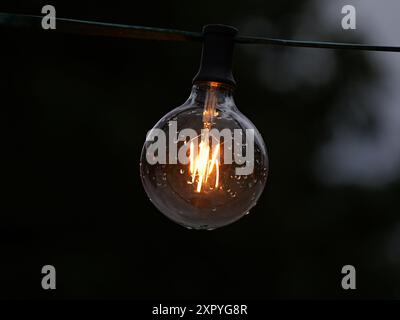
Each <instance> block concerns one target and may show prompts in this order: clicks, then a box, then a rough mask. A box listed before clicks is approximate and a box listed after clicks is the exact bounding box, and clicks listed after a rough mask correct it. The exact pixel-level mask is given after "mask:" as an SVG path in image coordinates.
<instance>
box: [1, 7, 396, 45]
mask: <svg viewBox="0 0 400 320" xmlns="http://www.w3.org/2000/svg"><path fill="white" fill-rule="evenodd" d="M42 19H43V16H35V15H22V14H11V13H1V12H0V26H7V27H16V28H25V29H36V30H38V29H39V30H43V29H42V25H41V23H42ZM56 26H57V28H56V29H55V30H52V32H54V31H56V32H62V33H69V34H78V35H84V36H87V35H90V36H106V37H114V38H132V39H147V40H161V41H202V40H203V35H202V33H199V32H191V31H183V30H175V29H163V28H153V27H143V26H134V25H126V24H115V23H105V22H96V21H85V20H76V19H64V18H56ZM44 31H47V30H44ZM47 32H48V31H47ZM235 42H236V43H239V44H259V45H275V46H286V47H302V48H319V49H347V50H365V51H386V52H400V46H378V45H368V44H357V43H340V42H324V41H300V40H285V39H274V38H266V37H252V36H237V37H236V39H235Z"/></svg>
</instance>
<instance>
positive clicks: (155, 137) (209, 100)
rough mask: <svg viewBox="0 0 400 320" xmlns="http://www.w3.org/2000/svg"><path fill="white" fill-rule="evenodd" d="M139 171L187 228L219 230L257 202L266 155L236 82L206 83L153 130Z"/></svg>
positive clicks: (153, 196)
mask: <svg viewBox="0 0 400 320" xmlns="http://www.w3.org/2000/svg"><path fill="white" fill-rule="evenodd" d="M140 170H141V179H142V183H143V186H144V189H145V191H146V193H147V195H148V196H149V198H150V200H151V201H152V202H153V204H154V205H155V206H156V207H157V208H158V210H159V211H161V212H162V213H163V214H164V215H166V216H167V217H168V218H170V219H171V220H173V221H175V222H176V223H178V224H180V225H182V226H185V227H187V228H193V229H206V230H213V229H216V228H219V227H222V226H225V225H228V224H230V223H232V222H234V221H236V220H238V219H240V218H241V217H243V216H244V215H246V214H248V213H249V211H250V209H251V208H252V207H254V206H255V205H256V203H257V200H258V199H259V197H260V195H261V193H262V191H263V189H264V187H265V183H266V180H267V174H268V156H267V151H266V147H265V144H264V141H263V139H262V137H261V135H260V133H259V132H258V130H257V129H256V128H255V126H254V125H253V124H252V123H251V121H250V120H248V119H247V118H246V117H245V116H244V115H243V114H242V113H241V112H240V111H239V110H238V109H237V107H236V106H235V102H234V99H233V86H230V85H227V84H223V83H218V82H210V81H200V82H196V83H195V84H194V85H193V88H192V92H191V95H190V97H189V99H188V100H187V101H186V102H185V103H184V104H183V105H182V106H180V107H178V108H176V109H174V110H172V111H171V112H169V113H168V114H167V115H165V116H164V117H163V118H162V119H161V120H160V121H159V122H158V123H157V124H156V125H155V127H154V128H153V129H152V130H151V131H150V132H149V134H148V135H147V139H146V142H145V144H144V147H143V151H142V155H141V163H140Z"/></svg>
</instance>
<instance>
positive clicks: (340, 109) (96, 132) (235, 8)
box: [0, 0, 400, 299]
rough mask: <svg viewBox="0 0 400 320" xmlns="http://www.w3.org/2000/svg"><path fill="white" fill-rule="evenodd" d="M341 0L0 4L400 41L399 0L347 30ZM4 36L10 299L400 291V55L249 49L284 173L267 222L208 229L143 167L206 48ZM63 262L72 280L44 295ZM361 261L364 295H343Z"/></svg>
mask: <svg viewBox="0 0 400 320" xmlns="http://www.w3.org/2000/svg"><path fill="white" fill-rule="evenodd" d="M375 2H376V3H377V2H378V1H377V0H376V1H375ZM327 3H328V1H326V0H324V1H288V0H281V1H261V0H259V1H245V2H241V3H240V4H234V3H233V2H232V1H225V0H223V1H210V0H204V1H201V2H198V1H197V2H194V1H179V2H169V1H163V2H159V3H156V2H153V1H140V2H139V1H116V0H115V1H112V2H108V4H102V3H101V2H98V1H94V0H93V1H79V2H78V1H77V2H76V3H75V2H73V1H51V2H49V1H33V0H32V1H15V0H2V1H1V3H0V12H13V13H24V14H37V15H40V14H41V8H42V6H43V5H45V4H52V5H54V6H55V7H56V9H57V17H63V18H75V19H86V20H96V21H105V22H116V23H125V24H134V25H145V26H155V27H166V28H175V29H184V30H191V31H200V30H201V28H202V26H203V25H205V24H209V23H224V24H230V25H234V26H236V27H238V28H239V30H240V34H249V35H260V36H262V35H263V36H271V37H281V38H291V39H305V40H306V39H309V40H330V41H343V42H344V41H354V42H365V43H377V44H392V45H396V44H400V43H399V40H398V32H397V30H398V28H399V27H400V22H398V19H397V22H394V21H395V19H391V17H392V16H391V15H390V14H391V12H398V10H397V8H398V6H399V4H397V3H396V2H395V1H388V6H387V7H386V9H385V10H386V11H385V10H383V11H380V12H378V11H376V10H373V5H374V4H373V1H371V0H368V1H353V4H354V5H355V6H357V5H358V7H357V9H358V10H359V16H357V19H358V20H357V30H355V31H344V30H342V28H341V18H342V14H341V13H340V11H341V8H342V6H343V5H344V4H347V3H344V2H343V1H335V4H332V1H330V5H329V6H328V5H327ZM363 3H364V4H363ZM391 5H393V6H395V7H396V8H391V7H390V6H391ZM395 9H396V10H395ZM374 12H375V13H374ZM373 14H375V15H380V16H379V17H375V18H374V17H371V15H372V16H373ZM390 23H393V24H392V25H390V28H389V24H390ZM385 26H386V27H387V28H388V29H387V30H389V29H390V30H392V36H390V34H388V32H384V34H385V35H387V36H389V38H388V39H385V38H383V37H381V36H380V35H379V32H380V31H379V30H383V31H384V30H385V29H384V28H385ZM383 31H382V33H383ZM395 35H397V37H396V36H395ZM0 39H1V45H0V72H1V77H0V99H1V100H0V146H1V153H0V159H1V160H0V165H1V166H0V186H1V193H0V217H1V219H0V297H1V298H50V299H51V298H73V299H81V298H106V299H108V298H112V299H174V298H178V299H270V298H273V299H276V298H278V299H298V298H318V299H325V298H328V299H330V298H340V299H354V298H400V217H399V212H400V210H399V208H400V201H399V196H400V141H399V140H400V130H399V128H400V111H399V109H400V105H399V101H400V96H399V94H398V91H399V90H398V89H397V88H398V86H399V85H400V82H399V81H400V70H399V68H398V67H397V69H396V67H395V66H397V65H400V61H399V60H400V56H398V54H393V53H365V52H349V51H330V50H319V49H301V48H278V47H269V46H263V47H261V46H255V45H253V46H244V45H238V46H237V48H236V50H235V59H234V74H235V78H236V80H237V82H238V88H237V91H236V95H235V97H236V104H237V105H238V108H239V109H240V110H241V111H242V112H243V113H244V114H245V115H246V116H247V117H248V118H249V119H251V120H252V121H253V123H254V124H255V125H256V126H257V128H258V129H259V131H260V132H261V134H262V135H263V137H264V140H265V142H266V145H267V148H268V153H269V157H270V176H269V180H268V182H267V186H266V189H265V191H264V194H263V195H262V197H261V199H260V201H259V203H258V205H257V207H256V208H254V209H253V210H252V212H251V214H250V215H248V216H246V217H245V218H243V219H242V220H240V221H239V222H237V223H235V224H233V225H230V226H228V227H225V228H222V229H219V230H216V231H213V232H196V231H190V230H186V229H184V228H183V227H181V226H179V225H177V224H174V223H173V222H171V221H169V220H168V219H167V218H166V217H164V216H163V215H162V214H161V213H159V212H158V211H157V210H156V209H155V208H154V207H153V205H152V204H151V202H150V201H149V200H148V198H147V196H146V194H145V192H144V190H143V188H142V185H141V181H140V176H139V160H140V153H141V149H142V145H143V142H144V140H145V136H146V133H147V131H148V130H149V129H151V128H152V127H153V125H154V124H155V123H156V122H157V121H158V120H159V119H160V118H161V117H162V116H163V115H164V114H166V113H167V112H168V111H170V110H171V109H173V108H175V107H177V106H179V105H180V104H182V103H183V102H184V101H185V100H186V99H187V97H188V95H189V93H190V89H191V81H192V78H193V76H194V75H195V74H196V71H197V69H198V66H199V59H200V53H201V44H200V43H192V42H182V43H179V42H177V43H175V42H157V41H142V40H132V39H111V38H102V37H83V36H77V35H64V34H59V33H55V32H53V33H52V32H29V31H27V30H16V29H8V28H5V27H0ZM390 41H391V43H388V42H390ZM379 42H380V43H379ZM396 70H397V71H398V72H396ZM46 264H52V265H54V266H55V267H56V270H57V290H55V291H49V292H46V291H44V290H43V289H42V288H41V279H42V275H41V268H42V266H44V265H46ZM348 264H350V265H354V266H355V267H356V270H357V290H356V291H344V290H343V289H342V288H341V279H342V276H343V275H342V274H341V269H342V267H343V266H344V265H348Z"/></svg>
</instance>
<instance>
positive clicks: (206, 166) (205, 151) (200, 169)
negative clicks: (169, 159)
mask: <svg viewBox="0 0 400 320" xmlns="http://www.w3.org/2000/svg"><path fill="white" fill-rule="evenodd" d="M219 154H220V145H219V143H218V144H217V145H216V146H215V147H214V150H212V152H211V148H210V145H209V143H208V142H205V141H204V140H203V141H201V142H200V146H199V153H198V154H197V155H196V154H195V150H194V145H193V142H191V144H190V164H189V169H190V175H191V176H192V183H193V184H194V183H195V182H197V187H196V192H201V190H202V188H203V186H204V187H205V186H207V184H208V181H209V179H210V178H211V176H212V173H213V172H214V169H215V178H214V180H215V182H214V186H215V188H218V186H219Z"/></svg>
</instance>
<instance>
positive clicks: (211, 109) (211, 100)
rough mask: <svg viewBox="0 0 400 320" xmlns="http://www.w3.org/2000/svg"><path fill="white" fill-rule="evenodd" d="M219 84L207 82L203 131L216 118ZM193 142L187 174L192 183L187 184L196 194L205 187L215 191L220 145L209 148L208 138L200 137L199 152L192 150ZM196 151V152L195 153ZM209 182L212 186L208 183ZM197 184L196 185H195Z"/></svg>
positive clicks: (192, 147) (217, 179)
mask: <svg viewBox="0 0 400 320" xmlns="http://www.w3.org/2000/svg"><path fill="white" fill-rule="evenodd" d="M220 85H221V84H220V83H219V82H209V86H210V88H209V89H208V91H207V95H206V99H205V105H204V111H203V126H204V129H207V130H209V129H211V127H212V125H213V119H214V118H215V117H218V115H219V113H218V111H217V110H216V105H217V89H218V88H219V87H220ZM194 148H195V146H194V144H193V142H191V143H190V160H189V161H190V163H189V172H190V175H191V177H192V181H191V182H189V183H190V184H193V185H194V186H195V190H196V192H198V193H200V192H201V191H202V190H203V189H205V188H206V187H209V188H210V189H212V188H213V187H214V188H215V189H217V188H218V187H219V157H220V144H219V143H218V144H217V145H215V146H214V149H212V147H210V142H209V136H208V134H206V135H205V136H202V139H201V142H200V145H199V150H195V149H194ZM196 151H198V152H196ZM211 180H214V181H213V184H211V183H210V181H211ZM195 183H197V185H196V184H195Z"/></svg>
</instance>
